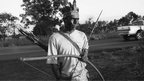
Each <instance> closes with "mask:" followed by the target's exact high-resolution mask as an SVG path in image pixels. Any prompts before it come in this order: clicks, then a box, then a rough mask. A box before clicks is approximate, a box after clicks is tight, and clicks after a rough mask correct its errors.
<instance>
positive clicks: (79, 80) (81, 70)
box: [47, 0, 89, 81]
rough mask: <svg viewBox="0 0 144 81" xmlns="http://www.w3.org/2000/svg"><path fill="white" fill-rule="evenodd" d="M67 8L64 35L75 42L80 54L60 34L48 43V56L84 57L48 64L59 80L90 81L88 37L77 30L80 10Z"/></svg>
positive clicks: (53, 61) (53, 35) (48, 61)
mask: <svg viewBox="0 0 144 81" xmlns="http://www.w3.org/2000/svg"><path fill="white" fill-rule="evenodd" d="M75 3H76V2H75V0H74V5H73V8H72V9H71V7H68V6H67V7H66V9H67V10H64V11H67V12H63V14H64V18H63V21H64V25H65V27H64V29H63V32H62V33H63V34H65V35H67V36H68V37H69V38H70V39H71V40H72V41H73V42H75V43H76V44H77V45H78V47H79V50H80V52H79V51H78V50H77V48H76V47H75V46H74V45H73V44H72V43H71V42H70V41H69V40H67V39H66V38H65V37H64V36H63V35H61V34H60V33H59V32H57V33H53V34H52V35H51V37H50V39H49V42H48V55H76V56H82V59H81V60H80V59H77V58H73V57H63V58H51V59H48V60H47V63H48V64H51V65H52V70H53V72H54V74H55V76H56V79H57V80H62V81H64V80H68V81H88V78H87V77H88V73H87V72H88V71H87V69H86V68H85V67H86V63H85V61H86V60H87V54H88V48H89V46H88V40H87V37H86V35H85V34H84V33H83V32H81V31H79V30H76V26H77V25H78V20H79V15H78V10H77V9H74V7H75V6H76V5H75Z"/></svg>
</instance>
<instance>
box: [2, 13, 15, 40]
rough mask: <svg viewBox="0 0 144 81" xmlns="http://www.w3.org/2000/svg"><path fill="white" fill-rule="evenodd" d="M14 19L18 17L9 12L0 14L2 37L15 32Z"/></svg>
mask: <svg viewBox="0 0 144 81" xmlns="http://www.w3.org/2000/svg"><path fill="white" fill-rule="evenodd" d="M15 20H18V18H17V17H15V16H13V15H11V14H9V13H1V14H0V32H1V37H2V38H3V39H5V36H6V35H8V34H15Z"/></svg>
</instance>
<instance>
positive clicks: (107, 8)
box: [0, 0, 144, 23]
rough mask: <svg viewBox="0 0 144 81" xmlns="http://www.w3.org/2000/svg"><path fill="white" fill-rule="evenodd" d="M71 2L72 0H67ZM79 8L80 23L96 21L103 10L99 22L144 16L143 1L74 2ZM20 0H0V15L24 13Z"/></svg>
mask: <svg viewBox="0 0 144 81" xmlns="http://www.w3.org/2000/svg"><path fill="white" fill-rule="evenodd" d="M68 1H70V2H72V1H73V0H68ZM76 1H77V6H78V8H79V10H80V11H79V15H80V23H84V22H85V21H86V20H88V18H93V19H92V20H93V21H96V19H97V17H98V15H99V14H100V12H101V10H103V12H102V14H101V17H100V20H105V21H111V20H114V19H120V18H121V17H123V16H125V15H126V14H128V13H129V12H131V11H133V12H134V13H136V14H138V15H141V16H144V5H143V4H144V0H76ZM22 3H23V2H22V0H0V13H4V12H7V13H11V14H12V15H14V16H17V17H19V14H21V13H24V11H23V10H22V7H21V4H22Z"/></svg>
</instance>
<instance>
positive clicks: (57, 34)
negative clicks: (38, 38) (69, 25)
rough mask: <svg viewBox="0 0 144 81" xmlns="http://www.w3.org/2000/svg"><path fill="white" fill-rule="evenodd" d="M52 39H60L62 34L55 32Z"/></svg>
mask: <svg viewBox="0 0 144 81" xmlns="http://www.w3.org/2000/svg"><path fill="white" fill-rule="evenodd" d="M51 37H52V38H58V37H60V34H59V32H55V33H53V34H52V35H51Z"/></svg>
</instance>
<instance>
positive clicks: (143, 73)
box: [0, 47, 144, 81]
mask: <svg viewBox="0 0 144 81" xmlns="http://www.w3.org/2000/svg"><path fill="white" fill-rule="evenodd" d="M143 53H144V51H143V50H142V49H140V48H138V47H127V48H119V49H109V50H101V51H91V52H90V53H89V60H90V61H91V62H92V63H93V64H94V65H95V66H96V67H97V68H98V69H99V70H100V72H101V73H102V75H103V76H104V78H105V80H111V81H118V80H119V81H130V80H136V81H137V80H144V70H143V64H144V63H143V58H144V57H143ZM27 63H28V64H31V65H33V66H34V67H37V68H39V69H40V70H42V71H43V72H45V73H42V72H40V71H38V70H36V69H35V68H32V66H28V64H27ZM87 69H88V70H89V74H90V81H102V79H101V77H100V76H99V75H98V73H97V72H96V71H95V70H94V69H93V68H92V67H91V66H90V65H88V66H87ZM0 80H23V81H28V80H37V81H39V80H40V81H43V80H48V81H54V80H55V78H54V75H53V73H52V71H51V69H50V65H46V60H41V61H30V62H22V61H20V60H18V59H14V60H6V61H0Z"/></svg>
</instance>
